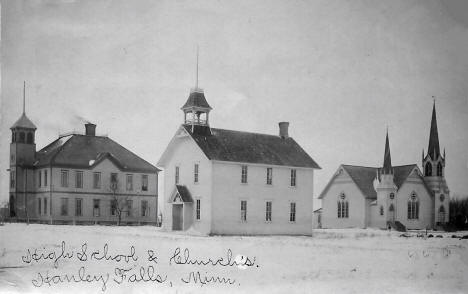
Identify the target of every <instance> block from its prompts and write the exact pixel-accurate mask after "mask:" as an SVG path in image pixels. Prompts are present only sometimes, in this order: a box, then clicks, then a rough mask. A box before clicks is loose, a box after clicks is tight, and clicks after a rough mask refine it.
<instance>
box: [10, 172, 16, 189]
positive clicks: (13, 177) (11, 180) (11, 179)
mask: <svg viewBox="0 0 468 294" xmlns="http://www.w3.org/2000/svg"><path fill="white" fill-rule="evenodd" d="M15 175H16V174H15V171H14V170H10V188H14V187H15V184H16V181H15Z"/></svg>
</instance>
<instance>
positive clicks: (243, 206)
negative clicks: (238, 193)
mask: <svg viewBox="0 0 468 294" xmlns="http://www.w3.org/2000/svg"><path fill="white" fill-rule="evenodd" d="M241 221H243V222H246V221H247V201H246V200H242V201H241Z"/></svg>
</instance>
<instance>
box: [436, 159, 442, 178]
mask: <svg viewBox="0 0 468 294" xmlns="http://www.w3.org/2000/svg"><path fill="white" fill-rule="evenodd" d="M437 176H438V177H441V176H442V163H440V162H439V163H438V164H437Z"/></svg>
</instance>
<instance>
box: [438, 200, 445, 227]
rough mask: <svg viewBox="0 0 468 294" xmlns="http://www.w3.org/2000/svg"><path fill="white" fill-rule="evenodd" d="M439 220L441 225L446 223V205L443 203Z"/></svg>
mask: <svg viewBox="0 0 468 294" xmlns="http://www.w3.org/2000/svg"><path fill="white" fill-rule="evenodd" d="M437 220H438V223H439V224H441V225H442V224H444V223H445V207H444V206H443V205H441V206H440V208H439V215H438V218H437Z"/></svg>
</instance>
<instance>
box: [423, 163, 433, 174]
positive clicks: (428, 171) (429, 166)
mask: <svg viewBox="0 0 468 294" xmlns="http://www.w3.org/2000/svg"><path fill="white" fill-rule="evenodd" d="M424 174H425V175H426V177H430V176H432V164H431V163H430V162H428V163H426V167H425V169H424Z"/></svg>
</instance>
